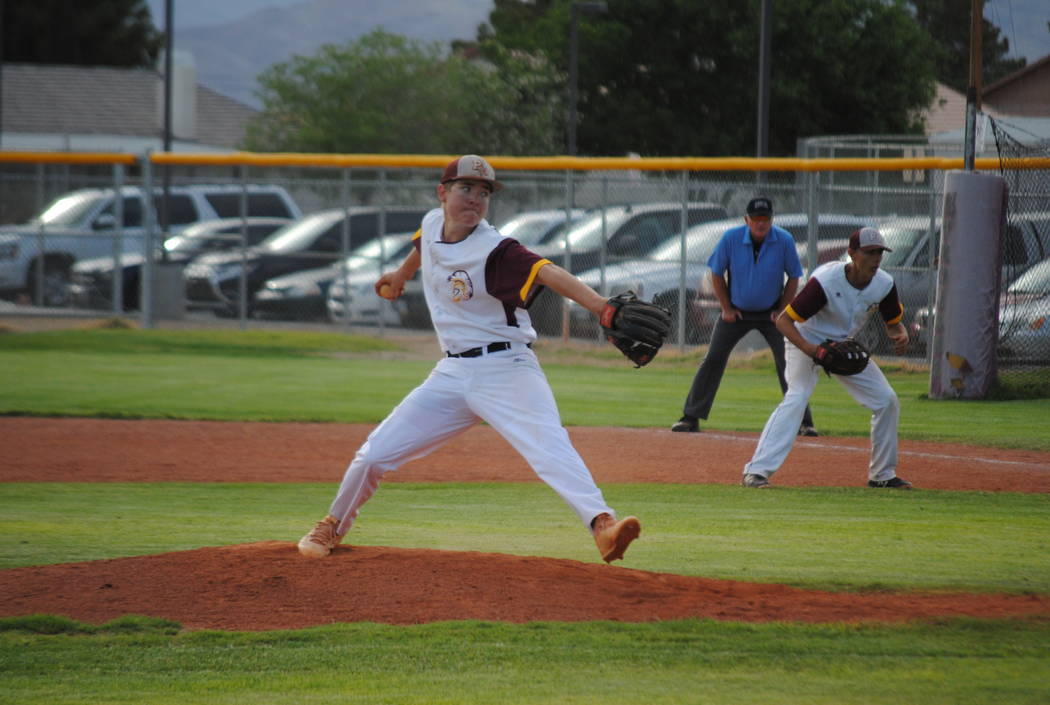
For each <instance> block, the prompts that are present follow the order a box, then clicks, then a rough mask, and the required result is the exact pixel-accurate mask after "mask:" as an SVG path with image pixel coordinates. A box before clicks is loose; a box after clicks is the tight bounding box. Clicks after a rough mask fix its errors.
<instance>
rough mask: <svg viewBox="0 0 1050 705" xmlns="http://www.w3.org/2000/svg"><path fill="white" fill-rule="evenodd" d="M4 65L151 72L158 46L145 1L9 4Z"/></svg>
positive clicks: (4, 7)
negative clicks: (127, 68) (148, 69)
mask: <svg viewBox="0 0 1050 705" xmlns="http://www.w3.org/2000/svg"><path fill="white" fill-rule="evenodd" d="M0 11H2V12H3V17H2V24H3V60H4V61H7V62H22V63H36V64H72V65H83V66H124V67H152V66H153V65H154V64H155V62H156V59H157V55H158V52H159V51H160V48H161V45H162V44H163V35H162V34H160V33H159V32H157V30H156V29H155V28H154V26H153V22H152V19H151V17H150V11H149V7H148V6H147V5H146V3H145V0H92V1H91V2H84V1H83V0H14V1H11V0H8V2H0Z"/></svg>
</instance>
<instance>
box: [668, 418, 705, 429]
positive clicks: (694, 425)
mask: <svg viewBox="0 0 1050 705" xmlns="http://www.w3.org/2000/svg"><path fill="white" fill-rule="evenodd" d="M671 430H672V431H674V432H675V433H699V432H700V421H699V419H697V418H696V417H695V416H688V415H686V416H683V417H682V418H680V419H678V420H677V421H675V422H674V424H673V425H672V426H671Z"/></svg>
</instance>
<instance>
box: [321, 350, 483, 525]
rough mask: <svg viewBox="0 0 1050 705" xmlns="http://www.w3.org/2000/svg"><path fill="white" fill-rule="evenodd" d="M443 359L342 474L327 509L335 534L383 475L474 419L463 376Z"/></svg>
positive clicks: (417, 456) (378, 429) (371, 436)
mask: <svg viewBox="0 0 1050 705" xmlns="http://www.w3.org/2000/svg"><path fill="white" fill-rule="evenodd" d="M441 366H442V363H439V365H438V368H435V370H434V372H433V373H431V376H430V377H429V378H427V380H426V381H425V382H424V383H423V384H422V385H420V386H419V387H417V388H416V389H414V390H413V391H412V392H411V393H410V394H409V395H408V396H407V397H405V399H404V400H403V401H402V402H401V403H400V404H398V405H397V407H395V408H394V410H393V411H391V412H390V415H389V416H387V417H386V419H384V421H383V422H382V423H381V424H379V426H377V427H376V428H375V430H373V431H372V433H371V434H369V436H368V439H367V440H366V441H365V443H364V444H363V445H362V446H361V448H359V449H358V451H357V453H356V455H355V456H354V459H353V461H352V462H351V463H350V466H349V467H348V468H347V470H346V473H345V474H344V475H343V480H342V482H341V483H340V485H339V490H338V492H336V496H335V499H334V500H333V502H332V505H331V508H330V509H329V515H330V516H333V517H335V518H337V519H338V520H339V527H338V530H337V532H338V534H339V535H340V536H342V535H343V534H345V533H346V532H347V531H349V530H350V527H351V525H352V524H353V520H354V518H355V517H356V516H357V512H358V510H359V509H360V507H361V505H363V504H364V503H365V502H367V501H368V499H369V498H370V497H371V496H372V495H373V494H374V493H375V490H376V488H377V487H378V486H379V481H380V480H381V479H382V477H383V475H384V474H386V473H387V472H389V471H391V470H396V469H397V468H398V467H400V466H401V465H404V464H405V463H407V462H408V461H410V460H414V459H416V458H421V457H423V456H425V455H427V454H428V453H430V452H431V451H433V450H434V449H436V448H437V447H438V446H440V445H441V444H442V443H444V442H445V441H447V440H448V439H449V438H451V437H453V436H455V435H457V434H459V433H462V432H463V431H465V430H467V429H468V428H470V427H471V426H473V425H474V424H476V423H477V421H478V419H477V416H475V415H474V414H473V412H471V411H470V409H469V408H468V407H467V405H466V402H465V400H464V398H463V380H462V379H457V377H456V376H455V375H454V374H453V375H449V374H446V373H445V371H442V370H441Z"/></svg>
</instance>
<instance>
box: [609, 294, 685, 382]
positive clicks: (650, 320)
mask: <svg viewBox="0 0 1050 705" xmlns="http://www.w3.org/2000/svg"><path fill="white" fill-rule="evenodd" d="M599 320H600V322H601V326H602V330H603V331H604V332H605V338H606V340H608V341H609V342H610V343H612V344H613V345H615V346H616V347H617V349H619V351H620V352H622V353H623V354H624V355H625V356H626V357H627V359H628V360H630V361H631V362H633V363H634V366H635V367H641V366H643V365H647V364H649V363H650V362H652V360H653V358H654V357H656V353H658V352H660V347H661V346H662V345H663V344H664V340H665V339H666V338H667V334H668V332H669V331H670V330H671V313H670V312H669V311H668V310H667V309H665V308H661V307H660V306H657V305H655V304H651V303H648V302H646V301H642V300H641V299H639V298H638V297H637V296H635V295H634V292H633V291H627V292H624V293H623V294H619V295H617V296H614V297H613V298H611V299H609V300H608V301H607V302H606V304H605V308H604V309H602V315H601V318H600V319H599Z"/></svg>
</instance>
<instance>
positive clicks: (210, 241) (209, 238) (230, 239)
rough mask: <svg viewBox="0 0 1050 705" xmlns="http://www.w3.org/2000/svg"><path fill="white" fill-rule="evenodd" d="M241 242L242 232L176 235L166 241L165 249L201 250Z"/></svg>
mask: <svg viewBox="0 0 1050 705" xmlns="http://www.w3.org/2000/svg"><path fill="white" fill-rule="evenodd" d="M237 242H240V233H237V232H231V233H226V234H222V233H213V234H208V235H186V234H182V235H175V236H174V237H169V238H168V239H167V240H165V241H164V249H165V250H168V251H169V252H199V251H201V250H206V249H209V250H214V249H220V248H222V247H223V246H224V245H228V244H231V243H237Z"/></svg>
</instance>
